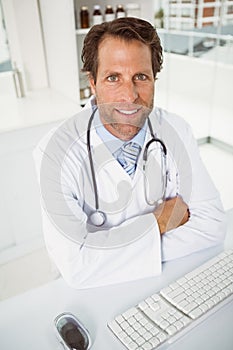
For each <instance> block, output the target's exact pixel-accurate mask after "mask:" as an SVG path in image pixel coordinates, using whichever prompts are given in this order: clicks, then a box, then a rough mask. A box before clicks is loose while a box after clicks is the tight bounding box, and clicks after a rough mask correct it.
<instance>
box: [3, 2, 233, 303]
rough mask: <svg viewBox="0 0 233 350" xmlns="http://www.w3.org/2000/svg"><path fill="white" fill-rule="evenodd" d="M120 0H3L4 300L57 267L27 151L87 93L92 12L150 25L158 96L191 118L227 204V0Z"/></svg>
mask: <svg viewBox="0 0 233 350" xmlns="http://www.w3.org/2000/svg"><path fill="white" fill-rule="evenodd" d="M95 5H99V9H98V10H100V12H101V14H100V15H99V17H98V18H97V17H95V15H93V13H94V6H95ZM120 5H121V6H119V2H118V1H117V0H108V1H106V0H98V1H96V0H84V1H79V0H59V1H57V0H20V1H18V0H0V145H1V146H0V164H1V171H0V232H1V234H0V300H1V299H5V298H8V297H11V296H13V295H15V294H18V293H21V292H23V291H25V290H27V289H29V288H33V287H35V286H37V285H40V284H43V283H46V282H47V281H49V280H51V279H54V278H56V277H57V276H58V274H57V271H56V269H55V268H54V267H53V265H52V264H51V263H50V260H49V258H48V255H47V253H46V249H45V246H44V240H43V233H42V227H41V218H40V203H39V188H38V184H37V179H36V173H35V166H34V163H33V158H32V151H33V149H34V148H35V146H36V144H37V143H38V141H39V140H40V138H41V137H42V136H43V135H44V134H45V133H46V132H47V131H49V130H50V129H51V128H52V127H54V126H56V125H58V124H59V123H60V122H61V121H62V120H64V119H66V118H69V117H71V116H72V115H74V114H75V113H77V112H78V111H80V110H81V108H82V106H83V105H84V104H85V102H86V101H87V99H88V97H89V96H90V87H89V86H88V82H87V80H86V78H85V76H84V75H83V74H82V72H81V68H82V64H81V59H80V54H81V49H82V43H83V39H84V37H85V35H86V34H87V32H88V30H89V28H90V27H91V26H92V25H93V23H96V22H95V21H96V20H98V21H104V20H108V19H109V18H110V17H111V16H112V18H115V17H117V16H136V17H141V18H144V19H146V20H148V21H149V22H151V24H152V25H154V26H155V27H156V29H157V31H158V34H159V36H160V38H161V42H162V46H163V48H164V64H163V70H162V72H161V73H160V74H159V76H158V80H157V82H156V95H155V104H156V105H157V106H159V107H162V108H165V109H167V110H169V111H171V112H174V113H177V114H179V115H181V116H182V117H183V118H184V119H186V120H187V121H188V122H189V123H190V125H191V126H192V128H193V132H194V135H195V137H196V139H197V142H198V145H199V148H200V154H201V157H202V159H203V161H204V163H205V164H206V167H207V169H208V171H209V173H210V175H211V176H212V178H213V181H214V183H215V185H216V186H217V188H218V189H219V191H220V194H221V197H222V201H223V205H224V208H225V209H226V210H229V209H230V208H232V207H233V185H232V178H233V138H232V132H233V93H232V86H233V0H228V1H227V0H222V1H214V0H177V1H174V0H163V1H159V0H140V1H134V0H133V3H131V2H129V0H121V3H120ZM107 6H108V8H107V9H108V11H106V7H107ZM106 12H108V13H107V15H108V14H109V15H111V16H106Z"/></svg>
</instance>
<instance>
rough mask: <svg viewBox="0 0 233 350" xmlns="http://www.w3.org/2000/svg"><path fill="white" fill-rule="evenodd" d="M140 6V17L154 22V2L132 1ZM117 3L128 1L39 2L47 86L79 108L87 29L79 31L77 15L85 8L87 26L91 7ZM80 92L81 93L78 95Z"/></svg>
mask: <svg viewBox="0 0 233 350" xmlns="http://www.w3.org/2000/svg"><path fill="white" fill-rule="evenodd" d="M133 2H134V3H137V4H139V5H140V11H141V18H144V19H146V20H148V21H149V22H151V23H152V24H153V23H154V13H155V6H156V4H155V3H156V1H154V0H145V1H144V3H142V2H141V1H140V0H133ZM119 3H121V4H122V5H123V6H124V7H126V4H128V3H130V0H121V1H119V0H110V1H106V0H98V1H97V2H96V0H59V1H57V0H40V1H39V6H40V14H41V23H42V28H43V36H44V44H45V52H46V61H47V70H48V79H49V85H50V87H51V88H53V89H55V90H58V91H60V92H61V93H63V94H64V95H65V96H67V97H70V98H72V99H73V100H75V101H77V102H78V103H80V104H81V105H82V104H84V103H85V93H87V90H86V91H85V90H84V89H85V88H86V87H87V86H88V85H87V81H86V78H85V75H84V74H83V73H82V72H81V69H82V62H81V51H82V44H83V40H84V37H85V35H86V34H87V32H88V30H89V29H80V17H79V12H80V8H81V6H87V7H88V9H89V13H90V23H91V18H92V12H93V8H94V5H96V4H99V5H100V6H101V10H102V13H103V12H104V10H105V7H106V5H112V6H113V8H114V9H115V8H116V6H117V5H118V4H119ZM80 89H81V94H80Z"/></svg>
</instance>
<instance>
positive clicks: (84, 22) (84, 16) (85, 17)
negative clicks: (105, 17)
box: [80, 6, 90, 28]
mask: <svg viewBox="0 0 233 350" xmlns="http://www.w3.org/2000/svg"><path fill="white" fill-rule="evenodd" d="M80 27H81V28H89V27H90V20H89V11H88V7H87V6H82V7H81V10H80Z"/></svg>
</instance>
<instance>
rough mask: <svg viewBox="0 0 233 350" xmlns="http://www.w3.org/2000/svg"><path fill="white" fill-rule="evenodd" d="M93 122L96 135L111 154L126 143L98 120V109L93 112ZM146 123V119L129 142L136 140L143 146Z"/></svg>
mask: <svg viewBox="0 0 233 350" xmlns="http://www.w3.org/2000/svg"><path fill="white" fill-rule="evenodd" d="M93 124H94V126H95V128H96V132H97V134H98V136H99V137H100V138H101V140H102V141H103V142H104V143H105V144H106V146H107V147H108V149H109V151H110V152H111V153H112V154H113V153H115V152H116V151H117V150H118V149H119V148H120V147H122V146H123V145H124V143H126V142H125V141H122V140H120V139H118V138H117V137H115V136H114V135H112V134H111V133H110V132H109V131H108V130H107V129H106V128H105V127H104V125H103V123H102V122H101V120H100V116H99V111H98V110H97V111H96V113H95V117H94V121H93ZM147 124H148V122H147V120H146V121H145V123H144V125H143V127H142V128H141V130H140V131H139V132H138V133H137V135H135V136H134V137H133V138H132V139H131V140H130V141H131V142H136V143H137V144H139V146H141V148H142V147H143V144H144V141H145V136H146V129H147ZM127 142H128V141H127Z"/></svg>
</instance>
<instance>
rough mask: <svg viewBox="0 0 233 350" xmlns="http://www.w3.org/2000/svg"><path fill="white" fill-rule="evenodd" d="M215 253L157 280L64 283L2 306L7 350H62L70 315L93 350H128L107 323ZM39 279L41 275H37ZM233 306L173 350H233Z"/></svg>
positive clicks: (231, 235) (184, 262)
mask: <svg viewBox="0 0 233 350" xmlns="http://www.w3.org/2000/svg"><path fill="white" fill-rule="evenodd" d="M228 214H229V228H228V235H227V239H226V241H225V248H229V247H233V210H231V212H229V213H228ZM222 249H223V247H215V248H211V249H208V250H205V251H202V252H200V253H197V254H193V255H192V256H189V257H185V258H182V259H177V260H175V261H172V262H170V263H166V264H164V266H163V273H162V275H161V276H159V277H157V278H148V279H144V280H139V281H135V282H130V283H124V284H119V285H114V286H108V287H102V288H95V289H89V290H81V291H80V290H79V291H77V290H74V289H71V288H69V287H68V286H67V285H66V284H65V282H64V281H63V280H62V279H61V278H60V279H58V280H56V281H53V282H51V283H49V284H47V285H44V286H42V287H40V288H37V289H34V290H31V291H28V292H27V293H24V294H22V295H19V296H16V297H14V298H11V299H8V300H5V301H3V302H1V303H0V349H1V350H16V349H17V350H59V349H60V350H62V347H61V345H60V344H59V343H58V341H57V338H56V336H55V333H54V330H53V319H54V318H55V316H56V315H57V314H59V313H61V312H64V311H70V312H72V313H74V314H75V315H76V316H77V317H78V318H79V319H80V320H81V321H82V323H83V324H84V325H85V326H86V328H87V329H88V330H89V332H90V335H91V338H92V340H93V347H92V349H93V350H124V349H125V348H124V346H123V345H122V344H121V343H120V342H119V341H118V340H117V339H116V338H115V337H114V335H113V334H112V333H111V332H110V331H109V330H108V328H107V326H106V324H107V321H109V320H111V319H113V318H114V316H115V315H116V314H118V313H120V312H123V311H125V310H126V309H127V308H129V307H131V306H133V305H135V304H136V303H138V302H139V301H141V300H142V299H143V298H145V297H147V296H149V295H150V294H152V293H154V292H155V291H158V290H159V289H161V288H162V287H164V286H165V285H167V284H168V283H170V282H171V281H173V280H174V279H176V278H178V277H179V276H181V275H183V274H184V273H186V272H188V271H190V270H192V269H193V268H195V267H196V266H198V265H200V264H201V263H203V262H205V261H206V260H208V259H209V258H211V257H212V256H214V255H216V254H217V253H219V252H220V251H221V250H222ZM35 273H36V271H35ZM232 324H233V302H231V303H229V304H227V305H226V306H225V307H223V308H222V309H221V310H219V311H217V312H216V313H215V314H214V315H212V316H210V318H208V320H206V321H204V322H203V323H202V324H200V325H198V326H197V327H196V328H195V329H193V330H192V331H190V332H188V333H187V334H186V335H185V336H184V337H182V338H181V339H179V340H178V341H177V342H176V343H174V344H172V345H171V346H170V349H172V350H194V349H195V350H196V349H200V350H201V349H205V350H208V349H211V350H219V349H221V350H232V349H233V331H232Z"/></svg>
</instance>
